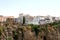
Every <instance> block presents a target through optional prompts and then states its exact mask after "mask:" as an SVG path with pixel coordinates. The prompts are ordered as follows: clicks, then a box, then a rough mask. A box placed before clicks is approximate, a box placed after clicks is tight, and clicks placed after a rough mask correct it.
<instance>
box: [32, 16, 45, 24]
mask: <svg viewBox="0 0 60 40" xmlns="http://www.w3.org/2000/svg"><path fill="white" fill-rule="evenodd" d="M45 23H46V22H45V18H44V16H36V17H35V18H34V19H33V24H36V25H40V24H41V25H42V24H45Z"/></svg>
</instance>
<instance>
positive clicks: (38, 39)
mask: <svg viewBox="0 0 60 40" xmlns="http://www.w3.org/2000/svg"><path fill="white" fill-rule="evenodd" d="M12 29H13V28H10V27H9V28H6V29H4V30H3V32H1V34H0V40H60V33H59V30H58V29H56V30H55V29H54V28H52V27H51V28H49V27H48V32H47V35H46V31H41V32H39V33H38V36H36V34H35V31H32V30H31V27H22V28H16V29H14V30H12Z"/></svg>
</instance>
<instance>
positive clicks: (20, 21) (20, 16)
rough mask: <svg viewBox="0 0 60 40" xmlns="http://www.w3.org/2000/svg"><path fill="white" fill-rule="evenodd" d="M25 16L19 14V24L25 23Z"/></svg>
mask: <svg viewBox="0 0 60 40" xmlns="http://www.w3.org/2000/svg"><path fill="white" fill-rule="evenodd" d="M23 16H24V15H23V14H19V17H18V19H17V20H18V22H19V23H21V24H22V23H23Z"/></svg>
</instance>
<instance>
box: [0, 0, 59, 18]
mask: <svg viewBox="0 0 60 40" xmlns="http://www.w3.org/2000/svg"><path fill="white" fill-rule="evenodd" d="M21 13H24V14H29V15H32V16H37V15H42V16H46V15H51V16H57V17H60V0H0V15H4V16H14V17H18V16H19V14H21Z"/></svg>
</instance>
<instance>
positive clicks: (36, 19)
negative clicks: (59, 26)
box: [16, 14, 60, 25]
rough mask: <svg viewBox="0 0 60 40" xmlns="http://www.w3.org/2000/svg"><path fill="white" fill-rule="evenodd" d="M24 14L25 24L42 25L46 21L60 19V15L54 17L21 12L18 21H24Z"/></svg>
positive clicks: (50, 21)
mask: <svg viewBox="0 0 60 40" xmlns="http://www.w3.org/2000/svg"><path fill="white" fill-rule="evenodd" d="M23 16H24V17H25V24H36V25H42V24H46V23H52V22H55V21H59V20H60V17H52V16H49V15H48V16H30V15H24V14H19V17H18V18H17V19H16V21H17V22H19V23H23Z"/></svg>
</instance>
